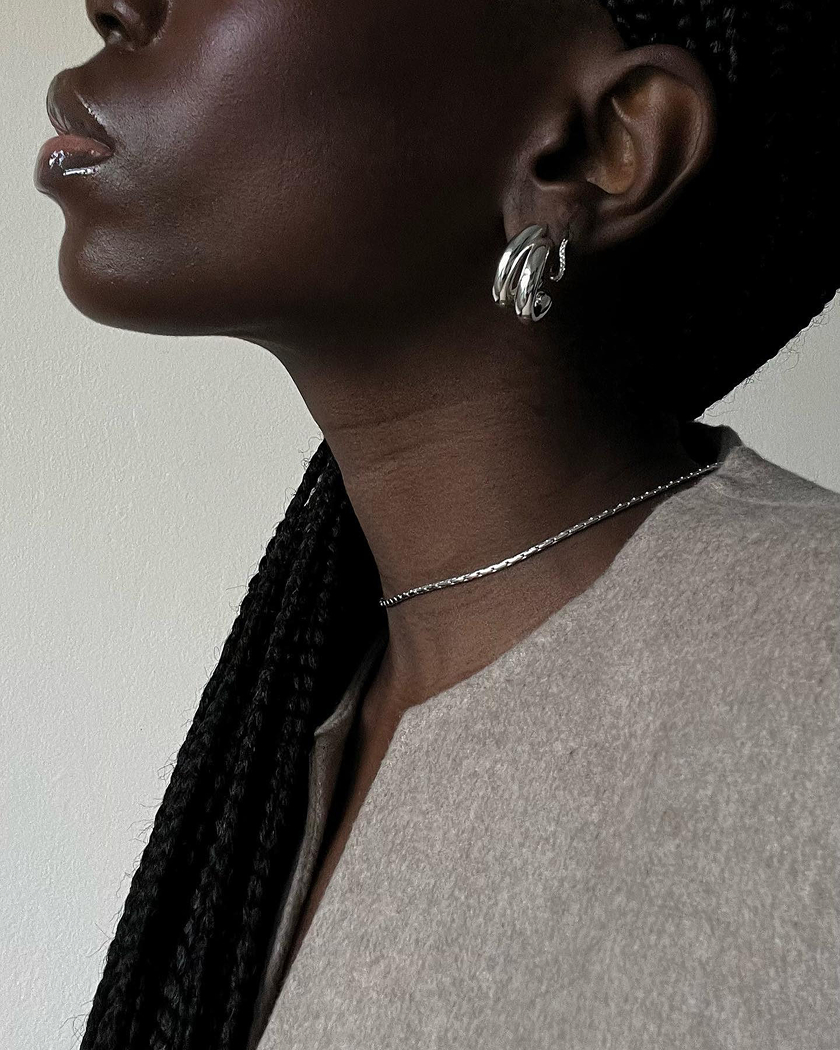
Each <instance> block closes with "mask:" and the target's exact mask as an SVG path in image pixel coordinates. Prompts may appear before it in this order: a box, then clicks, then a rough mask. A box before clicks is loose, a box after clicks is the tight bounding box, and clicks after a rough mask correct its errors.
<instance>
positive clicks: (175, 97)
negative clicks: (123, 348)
mask: <svg viewBox="0 0 840 1050" xmlns="http://www.w3.org/2000/svg"><path fill="white" fill-rule="evenodd" d="M505 6H506V5H504V4H498V3H497V2H496V0H422V3H421V2H418V0H121V2H120V3H113V4H112V3H111V2H108V0H88V13H89V15H90V17H91V18H92V19H93V20H94V23H95V24H96V22H97V19H103V21H102V22H101V23H100V30H101V31H102V32H103V33H106V29H105V28H104V27H105V26H106V25H107V24H108V23H109V22H110V24H112V25H115V24H117V20H119V21H120V22H122V23H123V29H122V34H121V35H119V34H115V35H114V36H110V37H109V36H107V35H106V38H105V44H104V46H103V47H102V48H101V49H100V50H99V51H98V52H97V53H96V54H95V55H94V56H93V57H92V58H91V59H90V60H89V61H87V62H85V63H84V64H83V65H81V66H78V67H75V68H73V69H72V70H68V71H65V72H64V73H63V74H61V76H60V79H65V78H66V80H67V81H68V82H69V85H70V86H71V87H72V88H73V89H75V91H76V92H77V93H78V94H79V95H80V96H81V97H82V99H83V100H84V101H85V102H86V103H88V105H89V107H90V109H91V110H92V111H93V112H94V113H95V115H96V116H98V117H99V119H100V121H101V123H102V124H103V125H104V127H105V129H106V131H107V132H108V133H109V134H110V136H111V137H112V139H113V141H114V143H115V149H114V153H113V156H112V157H110V158H109V159H107V160H106V161H105V162H104V163H102V164H101V165H100V166H98V167H97V168H96V169H95V171H94V172H93V173H92V174H90V175H81V176H77V177H74V178H63V179H60V180H52V182H51V183H50V184H49V186H41V187H40V188H42V189H44V191H45V192H48V193H50V194H52V195H54V196H55V197H56V198H57V200H58V202H59V203H60V205H61V207H62V209H63V211H64V214H65V217H66V231H65V235H64V238H63V241H62V245H61V253H60V276H61V281H62V285H63V287H64V289H65V291H66V293H67V295H68V296H69V298H70V299H71V301H72V302H74V304H75V305H76V306H77V307H78V308H79V309H80V310H81V311H82V312H83V313H85V314H87V315H88V316H90V317H92V318H94V319H95V320H99V321H101V322H103V323H106V324H111V325H114V326H117V327H123V328H135V329H139V330H143V331H150V332H167V333H180V334H199V333H221V334H231V335H242V336H244V337H246V338H247V337H254V338H255V341H257V340H258V339H259V337H265V336H267V335H269V334H270V335H272V336H273V337H278V336H279V338H281V339H282V340H283V341H284V342H285V341H288V345H289V347H290V348H293V347H295V346H297V345H302V344H303V343H305V342H306V341H307V340H309V339H319V338H322V339H323V338H329V337H330V335H331V334H332V335H340V333H341V331H342V330H343V329H345V328H347V327H348V326H349V325H356V326H357V327H359V326H360V327H362V328H364V327H365V326H368V327H375V326H376V325H380V326H381V327H383V328H385V329H387V328H388V327H389V325H393V324H396V323H397V321H398V319H399V320H403V321H407V320H408V319H409V318H410V317H411V316H412V315H416V316H417V317H418V318H419V317H420V316H421V314H422V312H424V311H425V312H428V310H429V304H430V302H434V303H435V309H436V310H437V309H446V304H447V300H452V301H454V300H455V299H456V298H457V297H458V296H462V295H464V294H467V292H468V289H469V287H470V284H471V282H474V283H476V284H478V283H480V285H481V294H482V295H487V296H489V291H488V289H489V285H490V284H492V278H493V267H494V265H495V261H496V257H497V254H498V252H499V251H500V250H501V248H503V247H504V243H505V241H504V237H503V236H502V235H501V234H500V230H501V210H500V201H501V198H502V195H503V185H502V183H503V180H504V178H505V176H506V166H505V161H506V159H508V158H509V157H510V155H511V150H512V147H513V145H514V144H515V142H516V138H517V136H518V135H521V134H522V131H523V127H522V123H521V120H520V114H521V112H522V107H523V106H524V105H526V104H527V100H528V98H529V93H530V92H532V90H533V84H532V82H531V81H530V80H529V78H530V77H531V76H532V74H531V73H526V71H525V70H524V68H523V67H522V66H521V65H520V64H519V63H518V62H517V59H516V55H515V53H514V49H513V48H512V47H511V39H510V36H509V33H510V26H509V25H506V24H505V16H504V14H502V13H500V12H503V11H504V8H505ZM121 13H122V14H121ZM126 13H128V15H127V14H126ZM129 15H130V17H129ZM529 68H530V63H529ZM500 236H502V239H501V241H500ZM488 282H489V283H488Z"/></svg>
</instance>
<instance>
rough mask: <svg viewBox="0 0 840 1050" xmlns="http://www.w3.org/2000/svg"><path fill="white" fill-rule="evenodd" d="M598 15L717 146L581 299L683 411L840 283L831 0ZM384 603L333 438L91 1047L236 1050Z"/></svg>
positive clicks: (633, 379)
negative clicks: (683, 70)
mask: <svg viewBox="0 0 840 1050" xmlns="http://www.w3.org/2000/svg"><path fill="white" fill-rule="evenodd" d="M546 2H547V3H548V2H551V0H546ZM602 2H603V4H604V6H605V7H606V8H607V10H608V11H609V12H610V14H611V16H612V18H613V20H614V22H615V24H616V26H617V28H618V31H619V33H620V34H621V36H622V38H623V39H624V41H625V43H626V44H627V46H629V47H635V46H641V45H644V44H650V43H673V44H677V45H679V46H681V47H684V48H686V49H687V50H689V51H691V52H692V53H693V54H694V55H696V56H697V58H698V59H699V60H700V61H701V62H702V63H703V65H704V66H705V68H706V69H707V70H708V71H709V74H710V76H711V78H712V81H713V84H714V86H715V90H716V93H717V96H718V102H719V134H718V144H717V147H716V151H715V155H714V156H713V157H712V159H711V161H710V163H709V164H708V165H707V169H706V171H705V172H704V173H703V174H702V175H701V176H700V177H699V178H698V179H696V180H695V182H694V184H693V185H692V186H691V187H689V188H688V190H687V191H686V192H685V193H684V194H683V197H682V198H681V201H679V202H677V203H676V204H675V206H674V207H673V209H672V210H671V212H669V214H668V216H666V217H665V218H664V219H663V221H661V222H660V223H659V224H657V226H656V227H655V228H654V229H653V230H651V231H649V232H648V233H647V234H645V235H644V236H643V237H641V238H638V239H637V240H636V242H634V243H631V244H628V245H626V246H624V247H622V248H620V249H616V250H615V251H614V252H612V253H609V255H607V256H606V257H605V258H604V259H603V260H602V261H601V262H599V266H600V267H601V270H600V279H599V280H598V281H593V282H591V285H590V288H589V289H588V290H587V288H583V289H582V293H581V305H582V308H583V314H584V316H587V315H588V316H591V317H597V319H598V320H597V324H595V325H592V326H591V329H592V332H591V333H590V335H591V339H590V342H589V344H588V351H591V352H587V354H586V355H583V356H584V360H582V362H581V368H582V369H583V370H584V372H586V370H587V368H588V369H590V370H591V377H592V381H593V385H595V386H600V387H604V389H605V390H607V392H608V394H609V396H613V395H615V396H617V397H619V398H620V399H621V400H622V401H624V402H625V403H626V402H628V401H630V402H632V403H633V404H634V405H637V406H639V411H640V412H642V411H648V410H649V408H656V407H661V406H662V405H665V406H667V407H668V408H669V409H670V410H673V411H674V412H676V413H677V414H678V415H680V416H682V417H684V418H693V417H694V416H696V415H699V414H700V413H701V412H702V411H703V409H705V408H706V407H707V406H708V405H709V404H711V403H712V402H714V401H715V400H717V399H718V398H720V397H721V396H723V395H724V394H725V393H727V392H728V391H729V390H731V389H732V387H733V386H734V385H736V384H737V383H738V382H740V381H742V380H743V379H744V378H746V377H747V376H749V375H751V374H752V372H753V371H754V370H755V369H756V368H757V367H759V366H760V365H761V364H762V363H763V362H764V361H766V360H768V359H769V358H770V357H772V356H773V355H774V354H775V353H776V352H777V351H778V350H779V349H780V348H781V347H782V346H784V345H785V344H786V343H787V342H788V341H790V339H792V338H793V337H794V336H795V335H796V334H797V333H798V332H799V331H800V330H801V329H802V328H803V327H804V326H805V325H807V324H808V322H809V321H810V320H811V319H812V318H813V317H815V316H816V315H817V314H818V313H820V312H821V311H822V309H823V307H824V306H825V304H826V303H827V302H829V300H830V299H831V298H832V297H833V295H834V293H835V291H836V289H837V286H838V284H840V280H839V279H838V272H839V271H840V261H838V257H837V255H836V253H835V252H834V243H835V240H836V234H837V212H836V209H835V208H834V204H833V202H834V177H833V169H832V168H831V167H830V165H829V157H830V155H831V153H832V151H833V149H834V147H835V144H836V139H837V137H838V134H837V133H838V117H837V108H836V95H837V83H836V77H837V68H838V63H837V59H838V34H837V26H836V16H835V15H834V12H833V7H832V3H833V0H805V2H799V0H797V2H795V3H794V2H792V0H766V2H763V3H761V4H758V3H757V2H755V0H741V2H739V3H732V4H727V3H723V2H722V0H602ZM640 260H642V261H641V263H640ZM651 290H653V292H651ZM587 294H588V295H589V299H588V300H587ZM651 294H653V295H654V296H655V298H653V299H652V298H651ZM617 347H620V348H621V350H620V352H618V353H617V352H616V348H617ZM609 377H613V378H612V379H610V378H609ZM610 383H611V384H612V385H611V386H610ZM643 406H645V407H644V408H643ZM380 594H381V587H380V583H379V577H378V574H377V571H376V565H375V562H374V560H373V558H372V555H371V553H370V550H369V548H368V545H367V543H366V540H365V538H364V535H363V533H362V530H361V528H360V526H359V523H358V521H357V519H356V517H355V515H354V513H353V509H352V507H351V505H350V503H349V500H348V498H347V495H346V492H345V490H344V486H343V482H342V479H341V475H340V471H339V469H338V466H337V464H336V463H335V460H334V459H333V457H332V454H331V453H330V450H329V448H328V446H327V444H326V442H322V443H321V445H320V446H319V448H318V450H317V452H316V453H315V455H314V456H313V457H312V460H311V461H310V463H309V465H308V467H307V469H306V472H305V474H304V477H303V481H302V482H301V485H300V488H299V489H298V491H297V492H296V494H295V496H294V497H293V499H292V500H291V502H290V504H289V506H288V508H287V510H286V514H285V516H284V518H283V520H282V521H281V522H280V524H279V525H278V528H277V530H276V533H275V535H274V536H273V538H272V539H271V541H270V543H269V544H268V547H267V549H266V552H265V555H264V557H263V558H262V560H261V562H260V565H259V570H258V572H257V573H256V575H255V576H254V578H253V579H252V580H251V582H250V585H249V588H248V593H247V594H246V596H245V598H244V599H243V601H242V603H241V606H240V610H239V614H238V616H237V618H236V620H235V622H234V624H233V628H232V630H231V632H230V635H229V637H228V639H227V641H226V642H225V645H224V647H223V649H222V653H221V657H220V659H219V662H218V665H217V667H216V669H215V671H214V672H213V675H212V676H211V678H210V680H209V682H208V683H207V685H206V686H205V689H204V691H203V693H202V697H201V701H200V703H199V705H198V709H197V711H196V714H195V717H194V719H193V722H192V725H191V727H190V730H189V732H188V734H187V737H186V739H185V741H184V743H183V745H182V746H181V748H180V750H179V752H178V758H177V762H176V765H175V769H174V770H173V773H172V775H171V778H170V782H169V784H168V786H167V789H166V792H165V794H164V797H163V801H162V802H161V804H160V806H159V808H158V812H157V814H156V817H155V821H154V826H153V828H152V832H151V836H150V838H149V842H148V844H147V846H146V848H145V850H144V851H143V856H142V858H141V861H140V865H139V867H138V869H137V871H136V873H135V875H134V877H133V879H132V883H131V886H130V889H129V893H128V896H127V899H126V903H125V907H124V910H123V915H122V917H121V919H120V922H119V924H118V926H117V930H116V933H115V935H114V938H113V941H112V943H111V945H110V947H109V950H108V954H107V958H106V961H105V967H104V971H103V975H102V978H101V981H100V983H99V986H98V988H97V991H96V995H95V997H94V1000H93V1004H92V1008H91V1011H90V1015H89V1018H88V1022H87V1027H86V1030H85V1034H84V1036H83V1039H82V1044H81V1050H199V1048H200V1050H243V1048H244V1046H245V1041H246V1038H247V1034H248V1030H249V1027H250V1024H251V1021H252V1013H253V1006H254V1002H255V998H256V994H257V990H258V984H259V979H260V976H261V973H262V967H263V964H264V961H265V958H266V954H267V951H268V948H269V937H270V929H271V924H272V919H273V911H274V907H275V906H276V892H277V890H278V888H279V887H280V886H282V885H283V883H284V881H285V879H286V877H287V875H288V873H289V871H290V868H291V864H292V863H293V858H294V855H295V852H296V848H297V844H298V841H299V837H300V834H301V831H302V827H303V820H304V815H305V807H306V799H307V770H308V757H309V753H310V749H311V744H312V733H313V730H314V727H315V726H316V725H317V724H319V723H320V722H321V721H323V720H324V718H326V717H327V715H328V714H329V713H330V711H331V710H332V709H333V708H334V706H335V704H336V702H337V701H338V699H339V697H340V696H341V693H342V690H343V688H344V686H345V685H346V683H347V680H348V679H349V677H350V675H351V674H352V672H353V670H354V669H355V667H356V666H357V664H358V660H359V658H360V656H361V654H362V652H363V651H364V649H365V647H366V646H367V645H368V644H369V643H370V642H371V640H372V639H373V636H374V635H375V634H376V633H377V632H378V631H379V630H382V629H383V628H384V626H385V624H386V622H387V620H386V617H385V615H384V613H383V612H382V610H380V609H379V608H378V605H377V602H376V599H377V597H378V596H379V595H380Z"/></svg>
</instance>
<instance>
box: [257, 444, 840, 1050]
mask: <svg viewBox="0 0 840 1050" xmlns="http://www.w3.org/2000/svg"><path fill="white" fill-rule="evenodd" d="M696 425H697V426H704V425H703V424H696ZM705 429H706V430H707V431H708V432H709V434H710V435H711V436H712V437H714V439H715V441H716V442H718V443H719V444H718V447H719V449H720V451H719V453H718V459H720V460H722V465H721V466H720V467H719V468H718V469H717V470H716V471H714V472H713V473H711V474H708V475H705V476H704V477H702V478H701V480H700V481H699V482H698V483H696V484H695V485H694V486H693V487H691V488H687V489H685V490H682V491H681V490H679V489H677V490H675V491H674V493H673V494H672V495H671V496H670V497H669V498H668V499H667V500H665V501H664V502H663V503H661V504H660V505H659V506H657V507H656V508H655V509H654V511H653V512H652V513H651V514H650V515H649V516H648V518H647V519H646V520H645V521H644V522H643V524H642V525H641V527H640V528H639V529H638V530H637V531H636V532H635V533H634V534H633V535H632V537H631V538H630V540H629V541H628V542H627V543H626V544H625V546H624V547H623V548H622V549H621V551H620V552H619V554H618V556H617V557H616V558H615V560H614V561H613V563H612V564H611V565H610V567H609V568H608V569H607V571H606V572H605V573H604V574H603V575H602V576H601V577H599V578H598V579H597V580H596V581H595V582H594V583H593V584H592V585H591V586H590V587H589V588H588V589H587V590H586V591H584V592H583V593H582V594H580V595H578V596H577V597H576V598H575V599H573V600H572V601H571V602H570V603H568V604H567V605H566V606H564V607H563V608H561V609H559V610H558V611H557V612H555V613H554V614H553V615H552V616H551V617H549V619H548V620H546V621H545V622H544V623H543V624H542V625H541V626H539V627H538V628H537V629H536V630H535V631H533V632H532V633H531V634H529V635H528V636H527V637H525V638H524V639H523V640H522V641H520V642H519V643H518V644H516V645H515V646H514V647H513V648H512V649H510V650H508V651H507V652H505V653H504V654H503V655H502V656H500V657H499V658H498V659H496V660H495V661H494V662H493V663H492V664H490V665H489V666H487V667H485V668H483V669H482V670H480V671H479V672H477V673H476V674H473V675H472V676H470V677H469V678H467V679H466V680H464V681H462V682H460V683H459V684H457V685H455V686H454V687H452V688H450V689H447V690H446V691H444V692H442V693H439V694H438V695H437V696H434V697H432V698H431V699H429V700H427V701H425V702H424V703H422V704H420V705H418V706H416V707H413V708H410V709H409V710H408V711H407V712H406V713H405V715H404V716H403V718H402V720H401V722H400V724H399V726H398V728H397V731H396V734H395V736H394V738H393V740H392V742H391V745H390V747H389V749H388V752H387V754H386V756H385V758H384V761H383V763H382V765H381V767H380V770H379V772H378V775H377V777H376V780H375V781H374V783H373V786H372V788H371V790H370V792H369V794H368V796H367V798H366V799H365V803H364V805H363V807H362V810H361V812H360V813H359V815H358V818H357V820H356V822H355V824H354V826H353V829H352V832H351V834H350V838H349V840H348V842H347V845H346V847H345V850H344V853H343V855H342V857H341V860H340V862H339V864H338V867H337V869H336V871H335V873H334V875H333V877H332V879H331V881H330V883H329V885H328V887H327V891H326V893H325V895H324V898H323V900H322V902H321V904H320V907H319V909H318V911H317V913H316V915H315V918H314V921H313V923H312V926H311V927H310V929H309V932H308V934H307V937H306V939H305V940H304V943H303V946H302V948H301V950H300V952H299V954H298V956H297V958H296V960H295V962H294V965H293V966H292V967H291V969H290V970H289V971H288V973H284V972H283V971H284V963H285V961H286V958H287V954H288V949H289V946H290V942H291V938H292V934H293V932H294V929H295V923H296V920H297V918H298V917H299V913H300V909H301V905H302V902H303V899H304V896H305V892H306V890H307V889H308V887H309V885H310V883H311V878H312V874H313V871H312V869H313V866H314V862H315V858H316V855H317V852H318V847H319V845H320V842H321V836H322V834H323V827H324V822H325V820H326V815H327V809H328V806H329V800H330V797H331V792H332V790H333V788H334V784H335V779H336V775H337V772H338V767H339V764H340V761H341V754H342V747H343V744H344V741H345V739H346V737H347V732H348V729H349V726H350V723H351V720H352V718H353V716H354V714H355V712H356V710H357V709H358V707H359V700H360V698H361V696H362V695H363V693H364V686H365V684H366V675H367V673H368V669H369V668H371V667H373V666H375V663H376V657H377V655H378V653H379V651H380V649H379V648H378V647H381V646H382V645H383V644H384V641H383V639H382V638H380V639H378V640H377V642H376V643H375V645H374V646H373V647H372V649H371V650H370V652H369V653H368V654H367V656H366V657H365V659H364V660H363V661H362V662H361V663H360V665H359V669H358V671H357V673H356V676H355V677H354V680H353V682H351V684H350V686H349V687H348V690H347V692H346V693H345V695H344V697H343V698H342V700H341V701H340V703H339V704H338V706H337V708H336V709H335V711H334V712H333V714H332V715H331V716H330V717H329V718H328V719H327V720H326V721H325V722H324V723H323V724H322V725H321V726H320V727H319V729H318V731H317V733H316V736H315V741H314V747H313V751H312V758H311V764H310V798H309V810H308V816H307V823H306V827H305V830H304V833H303V838H302V841H301V843H300V848H299V853H298V860H297V863H296V866H295V868H294V870H293V872H292V875H291V877H290V879H289V880H288V883H287V885H286V886H285V887H283V888H282V889H281V891H280V892H279V893H278V900H279V901H280V906H279V908H278V916H277V928H276V933H275V937H274V940H273V945H272V949H271V952H270V955H269V958H268V960H267V964H266V969H265V974H264V980H263V985H262V991H261V995H260V999H259V1001H258V1003H257V1009H256V1014H255V1021H254V1028H253V1030H252V1044H251V1045H252V1046H257V1045H258V1048H259V1050H514V1048H524V1050H838V1048H840V761H839V760H840V495H838V494H836V493H833V492H831V491H829V490H827V489H824V488H822V487H820V486H819V485H816V484H814V483H813V482H810V481H807V480H805V479H804V478H801V477H799V476H798V475H796V474H794V473H792V472H790V471H787V470H785V469H783V468H781V467H779V466H777V465H775V464H773V463H771V462H769V461H768V460H766V459H764V458H763V457H762V456H760V455H759V454H758V453H757V452H756V451H755V450H753V449H751V448H749V447H747V446H745V445H744V444H743V442H742V441H741V439H740V438H739V436H738V435H737V434H736V433H735V431H733V430H732V429H731V428H729V427H714V428H712V427H705ZM367 680H368V681H369V679H367Z"/></svg>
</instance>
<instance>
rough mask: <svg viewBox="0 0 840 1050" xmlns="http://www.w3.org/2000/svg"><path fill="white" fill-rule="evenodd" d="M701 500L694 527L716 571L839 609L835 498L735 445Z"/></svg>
mask: <svg viewBox="0 0 840 1050" xmlns="http://www.w3.org/2000/svg"><path fill="white" fill-rule="evenodd" d="M705 497H706V498H705V499H704V500H702V501H700V502H698V504H697V505H696V507H695V508H694V509H696V511H697V527H698V528H699V529H700V531H701V532H703V533H704V534H705V538H706V541H707V542H708V543H709V544H710V549H709V555H710V557H711V559H712V561H713V562H715V563H716V564H717V566H718V570H719V571H721V572H724V573H734V574H735V579H737V578H738V577H740V576H742V575H743V574H752V575H754V576H755V577H756V580H757V581H758V580H759V579H761V578H764V579H765V580H766V581H767V582H769V583H771V584H775V586H776V588H777V589H783V590H780V593H779V598H780V599H783V598H784V594H785V593H789V592H788V590H787V589H788V588H792V589H793V592H795V593H803V592H810V593H812V594H813V596H814V597H815V598H816V597H818V596H820V595H823V596H824V597H825V598H826V599H827V600H829V601H832V600H833V601H834V602H840V590H838V586H837V585H838V577H839V576H840V493H837V492H834V491H832V490H831V489H828V488H825V487H824V486H822V485H819V484H817V483H816V482H814V481H810V480H808V479H807V478H804V477H802V476H801V475H799V474H797V473H795V472H794V471H791V470H788V469H786V468H785V467H782V466H779V465H778V464H777V463H773V462H772V461H770V460H768V459H765V458H764V457H763V456H761V455H760V454H759V453H758V452H757V451H756V450H755V449H752V448H750V447H749V446H747V445H743V444H738V445H737V446H736V447H734V448H732V449H731V451H730V452H729V453H728V455H727V457H726V460H725V462H724V465H723V467H722V468H721V469H720V470H719V471H718V472H716V473H715V474H712V475H710V476H709V479H708V486H707V489H706V493H705Z"/></svg>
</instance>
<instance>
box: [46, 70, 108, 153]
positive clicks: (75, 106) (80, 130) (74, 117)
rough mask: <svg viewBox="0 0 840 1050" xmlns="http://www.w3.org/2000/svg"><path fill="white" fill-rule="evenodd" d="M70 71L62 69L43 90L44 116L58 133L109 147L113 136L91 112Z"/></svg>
mask: <svg viewBox="0 0 840 1050" xmlns="http://www.w3.org/2000/svg"><path fill="white" fill-rule="evenodd" d="M71 73H72V70H67V69H65V70H62V71H61V72H60V73H58V74H56V76H54V77H53V79H52V81H51V82H50V86H49V89H48V90H47V116H48V117H49V119H50V123H51V124H52V126H53V127H54V128H55V130H56V131H57V132H59V134H62V135H75V136H77V137H79V138H83V139H91V140H92V141H93V142H98V143H99V144H100V145H103V146H106V147H107V148H108V150H109V151H113V149H114V141H113V139H112V138H111V136H110V135H109V134H108V132H107V131H106V130H105V128H104V127H103V126H102V123H101V121H100V120H99V118H98V117H97V116H96V115H95V113H94V112H93V109H92V107H91V105H90V103H89V102H88V101H87V100H86V99H84V98H83V97H82V96H81V95H80V94H79V93H78V91H77V90H76V88H75V86H74V85H73V83H72V81H71V79H70V75H71Z"/></svg>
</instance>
